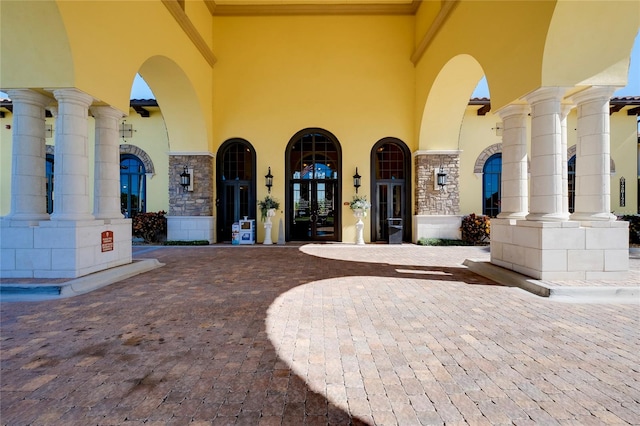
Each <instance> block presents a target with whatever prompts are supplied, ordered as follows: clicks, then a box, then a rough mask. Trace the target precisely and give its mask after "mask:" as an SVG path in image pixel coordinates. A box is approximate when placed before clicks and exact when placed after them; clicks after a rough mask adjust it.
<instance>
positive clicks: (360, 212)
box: [353, 209, 366, 245]
mask: <svg viewBox="0 0 640 426" xmlns="http://www.w3.org/2000/svg"><path fill="white" fill-rule="evenodd" d="M365 215H366V211H365V210H364V209H353V217H355V218H356V219H358V221H357V222H356V244H359V245H364V222H362V218H363V217H365Z"/></svg>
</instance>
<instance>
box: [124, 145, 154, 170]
mask: <svg viewBox="0 0 640 426" xmlns="http://www.w3.org/2000/svg"><path fill="white" fill-rule="evenodd" d="M120 154H131V155H135V156H136V157H138V158H139V159H140V161H142V164H144V169H145V171H146V174H147V176H153V175H155V174H156V172H155V168H154V167H153V161H152V160H151V157H149V154H147V153H146V152H145V151H144V150H143V149H142V148H139V147H137V146H135V145H130V144H122V145H120Z"/></svg>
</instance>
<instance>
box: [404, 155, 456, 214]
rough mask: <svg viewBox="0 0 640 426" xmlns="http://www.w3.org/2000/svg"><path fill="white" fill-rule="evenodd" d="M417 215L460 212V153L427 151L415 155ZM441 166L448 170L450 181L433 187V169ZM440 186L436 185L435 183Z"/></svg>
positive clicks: (448, 179) (446, 171)
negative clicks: (441, 186)
mask: <svg viewBox="0 0 640 426" xmlns="http://www.w3.org/2000/svg"><path fill="white" fill-rule="evenodd" d="M414 161H415V170H416V182H415V183H416V186H415V188H416V211H415V214H416V215H458V214H460V191H459V185H460V154H459V153H458V152H457V151H453V152H447V153H442V152H441V151H440V152H438V151H434V152H433V153H429V152H424V153H420V152H419V153H416V155H415V160H414ZM440 166H442V169H443V170H444V171H445V173H447V184H446V185H445V187H444V188H443V189H442V190H440V189H434V170H435V169H437V168H439V167H440ZM436 186H437V185H436Z"/></svg>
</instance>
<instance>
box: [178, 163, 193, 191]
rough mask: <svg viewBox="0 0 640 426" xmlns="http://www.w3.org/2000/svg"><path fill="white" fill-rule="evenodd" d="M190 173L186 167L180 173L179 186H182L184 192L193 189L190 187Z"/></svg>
mask: <svg viewBox="0 0 640 426" xmlns="http://www.w3.org/2000/svg"><path fill="white" fill-rule="evenodd" d="M191 173H193V171H191ZM191 173H190V170H189V168H187V166H184V170H183V172H182V173H180V185H182V188H183V190H184V192H187V191H189V190H191V191H193V187H192V186H191Z"/></svg>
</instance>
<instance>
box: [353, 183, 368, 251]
mask: <svg viewBox="0 0 640 426" xmlns="http://www.w3.org/2000/svg"><path fill="white" fill-rule="evenodd" d="M349 207H351V211H352V212H353V217H355V218H356V219H358V221H357V222H356V244H357V245H364V223H363V222H362V218H363V217H367V210H368V209H369V208H370V207H371V204H369V202H368V201H367V197H366V196H364V195H354V196H353V200H351V203H350V205H349Z"/></svg>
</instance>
